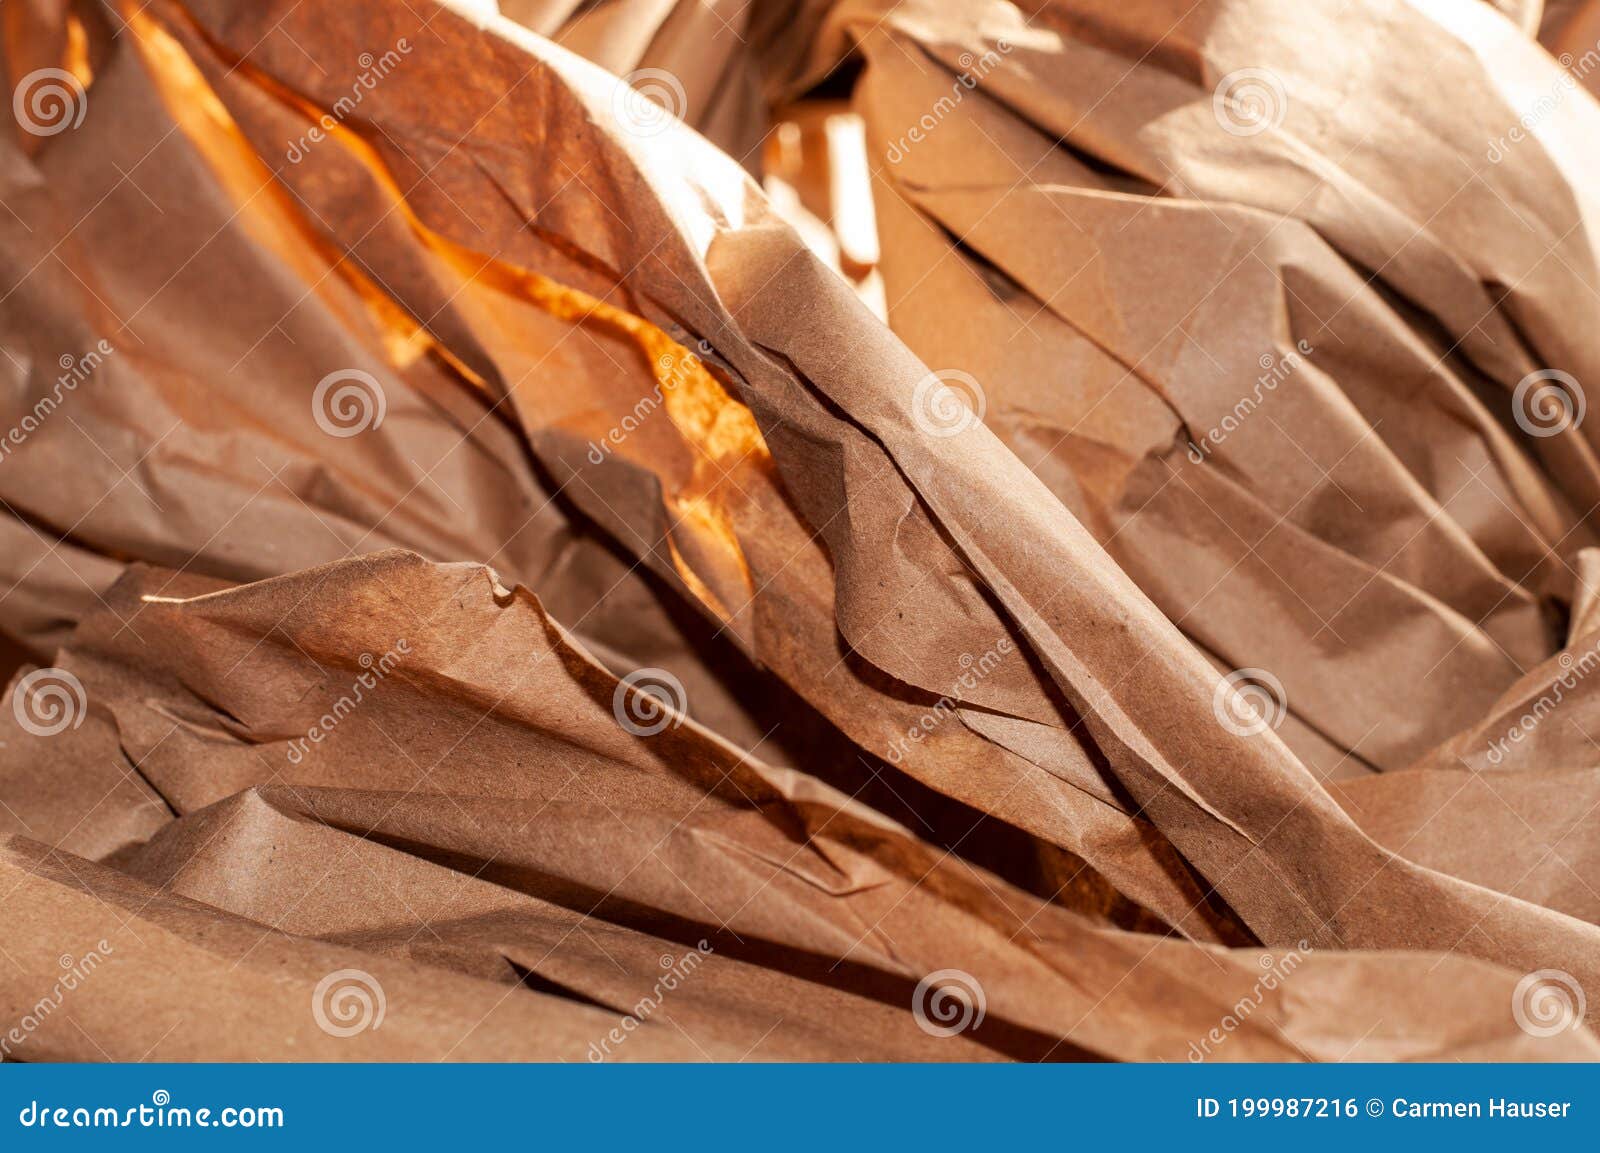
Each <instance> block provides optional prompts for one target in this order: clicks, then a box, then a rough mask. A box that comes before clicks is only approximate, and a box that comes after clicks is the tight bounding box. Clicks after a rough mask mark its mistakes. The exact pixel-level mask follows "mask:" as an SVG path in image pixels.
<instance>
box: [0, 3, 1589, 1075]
mask: <svg viewBox="0 0 1600 1153" xmlns="http://www.w3.org/2000/svg"><path fill="white" fill-rule="evenodd" d="M500 7H501V13H499V14H497V13H495V12H494V11H492V10H491V9H492V8H493V6H492V5H486V4H475V5H468V4H458V5H450V6H447V5H439V4H433V3H417V2H415V0H413V2H412V3H409V4H399V3H391V2H387V0H371V2H361V3H338V4H336V3H332V2H331V0H299V2H297V3H291V2H288V0H284V2H281V3H280V2H278V0H268V2H262V3H251V4H246V3H240V2H235V0H193V2H189V3H177V2H175V0H153V2H151V3H148V4H134V3H127V4H109V5H107V6H106V7H105V8H103V9H94V10H80V7H78V6H67V5H64V4H63V5H39V6H34V7H31V8H30V9H28V10H27V12H26V13H25V14H22V15H16V16H14V17H12V18H10V19H9V20H8V22H7V23H6V25H5V27H4V35H5V41H4V47H5V55H4V60H5V68H6V72H7V79H8V82H9V83H10V84H11V85H12V87H13V90H14V91H16V90H20V89H21V87H22V86H23V85H24V84H25V83H26V82H28V78H29V77H30V76H31V77H34V80H33V81H32V83H34V84H38V83H40V82H49V83H50V84H53V85H55V86H56V88H55V89H54V90H53V92H52V93H50V95H51V96H53V97H54V98H55V102H54V103H51V102H49V101H46V102H45V103H43V104H41V103H38V102H30V101H29V100H28V99H21V100H19V102H18V103H16V104H15V106H14V110H13V111H14V114H15V117H16V119H17V131H16V132H15V133H12V134H9V135H8V136H6V138H5V139H4V142H3V143H0V148H3V149H4V155H3V156H0V200H4V202H5V205H6V206H7V208H8V209H9V212H8V213H5V214H0V246H3V250H4V256H5V260H4V262H3V265H0V267H3V268H4V269H5V272H4V277H5V282H4V285H3V288H0V345H3V348H4V351H5V354H6V355H5V357H4V359H3V361H0V372H4V373H6V374H7V381H6V387H5V390H4V391H3V393H0V395H3V396H4V398H5V399H4V404H5V408H4V411H3V412H0V419H3V421H4V423H5V424H6V425H7V426H8V427H10V428H12V430H13V431H12V433H11V434H10V435H9V436H8V438H7V440H6V441H5V444H4V447H5V453H4V456H3V458H0V500H3V502H4V504H3V506H0V508H3V510H4V512H5V517H4V519H3V520H0V572H3V574H4V581H5V585H4V591H3V595H0V628H3V629H4V631H5V632H6V634H7V635H8V636H9V637H10V638H12V639H13V640H14V641H15V642H16V643H17V644H18V645H20V646H22V647H23V648H24V649H25V650H26V652H27V653H28V655H29V657H30V659H31V661H32V663H31V664H29V665H27V666H24V667H23V669H22V670H21V671H19V672H18V674H17V675H16V676H15V677H14V678H13V680H12V683H11V687H10V689H9V691H8V694H7V697H6V700H5V702H4V704H3V707H0V742H3V743H0V832H3V833H4V834H5V835H6V838H7V839H6V841H5V845H4V848H3V852H0V871H3V872H4V876H3V877H0V891H6V892H8V893H9V895H8V896H7V897H6V899H5V901H4V902H3V904H0V925H3V927H4V937H5V941H6V945H5V948H6V950H7V953H8V955H10V956H11V959H12V961H13V963H12V964H11V965H9V966H8V967H5V968H4V969H0V1026H7V1025H8V1023H9V1022H13V1021H14V1022H16V1025H15V1027H14V1028H12V1029H11V1031H10V1032H9V1033H5V1034H0V1042H3V1043H4V1053H5V1056H7V1057H8V1058H13V1059H63V1058H65V1059H134V1060H136V1059H140V1058H142V1057H152V1058H161V1057H167V1058H218V1059H240V1060H248V1059H269V1060H293V1059H314V1060H324V1059H329V1060H334V1059H338V1060H342V1059H351V1060H363V1059H383V1060H420V1059H439V1058H450V1059H465V1060H482V1059H504V1060H594V1061H599V1060H614V1059H617V1060H620V1059H628V1060H730V1061H737V1060H743V1059H788V1060H930V1061H931V1060H996V1059H998V1060H1004V1059H1015V1060H1064V1059H1118V1060H1173V1061H1183V1060H1213V1059H1214V1060H1259V1059H1272V1060H1279V1059H1282V1060H1308V1059H1309V1060H1346V1059H1352V1060H1400V1059H1463V1060H1490V1059H1495V1060H1500V1059H1506V1060H1524V1059H1527V1060H1537V1059H1556V1060H1572V1059H1591V1058H1594V1057H1596V1056H1600V1047H1597V1045H1596V1042H1595V1040H1594V1037H1593V1035H1592V1033H1591V1032H1590V1031H1589V1026H1588V1024H1587V1023H1586V1022H1592V1020H1593V1016H1592V1012H1591V1011H1590V1009H1589V1003H1588V999H1587V997H1586V996H1585V992H1584V991H1585V990H1590V991H1593V990H1596V989H1600V926H1597V924H1596V919H1595V912H1596V910H1595V902H1594V897H1593V890H1592V889H1591V888H1590V886H1592V885H1595V884H1596V881H1595V872H1594V868H1593V863H1592V862H1593V858H1594V852H1593V848H1594V842H1595V838H1594V834H1593V831H1592V830H1593V829H1594V828H1595V827H1596V826H1595V824H1594V821H1593V820H1592V818H1591V814H1590V812H1589V809H1590V807H1591V806H1592V805H1600V793H1597V792H1596V789H1595V787H1594V784H1593V781H1592V780H1591V778H1592V775H1593V772H1594V769H1595V760H1594V756H1595V753H1594V752H1593V750H1595V749H1597V748H1600V745H1596V743H1595V740H1594V739H1592V738H1591V736H1590V729H1591V728H1593V727H1594V726H1593V725H1592V724H1591V718H1590V713H1591V712H1593V706H1592V705H1591V704H1589V703H1588V702H1589V699H1590V696H1591V694H1592V693H1593V691H1594V690H1593V689H1592V688H1591V687H1590V686H1589V685H1588V682H1587V680H1586V678H1587V676H1588V673H1589V671H1590V669H1591V667H1592V666H1600V633H1597V632H1595V628H1596V627H1597V626H1600V618H1597V617H1596V616H1595V615H1594V596H1595V589H1596V588H1600V567H1597V565H1596V563H1595V560H1594V557H1595V556H1596V555H1597V554H1596V553H1595V552H1594V551H1593V549H1594V546H1595V544H1596V542H1595V540H1594V539H1593V535H1592V534H1593V528H1592V523H1591V520H1592V514H1593V510H1594V506H1595V505H1596V504H1597V503H1600V470H1597V467H1596V462H1595V447H1596V442H1595V441H1594V440H1593V439H1592V438H1593V436H1594V435H1595V433H1594V429H1593V426H1591V425H1589V424H1586V423H1584V422H1583V420H1582V414H1581V412H1578V411H1576V409H1577V407H1580V406H1581V403H1582V384H1583V382H1585V381H1587V380H1590V379H1596V378H1600V374H1597V371H1596V370H1597V369H1600V350H1597V348H1596V346H1595V345H1594V343H1593V341H1592V339H1591V338H1590V336H1589V335H1588V333H1589V328H1590V327H1591V326H1589V325H1588V324H1587V319H1586V318H1587V317H1588V315H1589V313H1590V312H1591V311H1592V308H1593V302H1594V300H1595V299H1596V289H1597V285H1596V280H1597V275H1596V262H1595V254H1594V249H1593V246H1592V242H1591V240H1590V238H1589V231H1588V228H1589V223H1590V220H1591V218H1592V217H1593V215H1594V213H1593V209H1592V205H1593V202H1594V197H1595V195H1596V193H1595V191H1594V190H1595V188H1596V187H1597V185H1596V183H1595V179H1594V175H1595V174H1593V173H1591V172H1590V171H1589V169H1590V167H1592V161H1590V160H1589V159H1588V158H1587V155H1586V152H1585V149H1584V147H1583V146H1582V145H1583V144H1585V143H1586V142H1587V141H1590V140H1592V139H1593V129H1594V128H1595V127H1596V126H1597V122H1600V108H1597V107H1596V106H1595V104H1594V102H1593V100H1592V98H1591V97H1589V96H1588V95H1587V94H1586V93H1585V92H1584V91H1582V90H1581V87H1580V86H1575V85H1574V84H1572V83H1568V82H1563V78H1566V77H1570V76H1573V75H1575V74H1576V70H1575V67H1569V69H1568V70H1566V71H1563V69H1562V66H1561V64H1560V63H1558V62H1557V61H1555V60H1554V59H1552V58H1551V57H1550V56H1549V54H1548V53H1547V52H1546V51H1545V49H1543V48H1541V47H1540V46H1539V45H1538V44H1537V43H1536V42H1535V41H1533V40H1532V39H1530V38H1529V35H1528V32H1527V31H1526V29H1532V28H1533V27H1534V17H1535V14H1534V13H1532V12H1531V10H1519V12H1516V13H1512V14H1511V15H1512V16H1514V17H1515V18H1516V19H1517V20H1520V21H1521V25H1520V26H1519V25H1518V24H1516V23H1513V22H1512V21H1511V20H1508V19H1507V17H1506V15H1503V14H1500V13H1497V12H1496V11H1495V9H1494V8H1493V7H1491V6H1489V5H1485V4H1473V5H1470V6H1468V5H1454V6H1452V5H1446V4H1423V3H1420V2H1418V3H1416V4H1413V5H1409V6H1394V5H1379V4H1376V3H1370V4H1359V3H1358V4H1345V5H1335V4H1332V3H1329V4H1326V5H1323V4H1310V5H1307V4H1292V5H1291V4H1288V3H1267V2H1265V0H1251V2H1223V3H1210V4H1204V5H1201V6H1199V7H1198V8H1195V9H1192V10H1189V11H1188V12H1185V7H1186V6H1185V5H1182V4H1172V5H1166V4H1156V5H1141V6H1128V5H1110V4H1105V5H1101V4H1098V3H1093V2H1088V0H1073V2H1070V3H1060V4H1055V5H1044V6H1040V7H1038V8H1037V10H1033V9H1030V10H1029V11H1028V12H1027V13H1024V12H1021V11H1019V10H1018V9H1016V8H1015V7H1013V6H1011V5H1005V4H988V3H978V2H969V0H942V2H939V3H933V2H926V3H906V4H900V5H876V4H874V3H871V2H857V0H844V2H842V3H839V4H836V5H793V6H791V5H784V4H773V5H764V6H761V5H758V6H756V8H755V11H753V12H752V13H750V14H749V15H744V14H742V13H740V12H739V10H737V9H735V10H734V11H731V12H728V13H726V14H725V15H726V16H728V17H729V18H734V19H736V20H737V21H741V22H742V21H748V23H737V24H736V25H735V26H736V27H740V28H744V29H745V30H746V31H747V32H748V33H749V35H748V36H745V37H742V38H736V44H730V43H728V42H727V39H726V35H725V33H715V34H714V33H706V34H704V35H702V34H701V32H700V31H699V29H700V28H701V26H702V25H704V24H705V23H706V21H707V19H708V17H711V16H717V15H718V14H719V11H720V10H718V9H716V8H714V7H713V8H699V7H695V6H687V5H665V4H663V5H642V4H640V5H635V4H617V5H607V6H600V7H596V8H587V9H584V10H583V11H582V12H578V11H577V10H576V9H572V10H568V7H569V6H564V5H549V6H545V5H512V4H509V3H506V4H502V5H501V6H500ZM1457 8H1466V9H1470V11H1468V12H1464V13H1463V12H1455V11H1454V9H1457ZM1526 8H1527V6H1524V9H1526ZM547 37H553V38H554V39H547ZM580 54H581V55H580ZM585 56H587V57H589V59H585V58H584V57H585ZM1419 58H1425V59H1426V60H1427V61H1428V63H1429V68H1428V69H1427V70H1424V69H1419V68H1417V67H1415V66H1414V62H1415V60H1417V59H1419ZM1353 61H1362V62H1364V64H1363V67H1362V68H1361V69H1360V70H1356V69H1354V68H1353V67H1352V66H1351V65H1352V62H1353ZM1386 62H1393V63H1394V66H1392V67H1388V66H1385V63H1386ZM1401 62H1404V63H1405V66H1404V67H1401V66H1400V63H1401ZM49 69H54V70H56V71H57V72H59V73H60V75H55V74H53V73H52V74H49V75H45V76H43V77H40V76H36V75H35V74H37V73H39V72H40V71H41V70H49ZM607 69H610V70H611V71H607ZM673 69H677V70H678V72H673V71H672V70H673ZM650 70H653V71H654V72H659V73H664V74H665V75H664V76H655V75H651V76H646V75H644V74H643V73H644V72H646V71H650ZM1251 70H1253V71H1251ZM1241 71H1251V75H1250V76H1248V77H1245V78H1243V79H1244V80H1248V81H1249V82H1250V85H1251V86H1250V87H1248V88H1246V89H1242V90H1239V91H1235V90H1233V89H1231V88H1229V87H1228V83H1227V77H1229V76H1235V75H1236V74H1237V73H1239V72H1241ZM1257 72H1259V73H1264V75H1256V74H1255V73H1257ZM618 73H621V74H623V75H628V76H630V77H631V79H630V80H629V81H624V80H622V79H619V77H618V75H617V74H618ZM679 73H681V74H682V75H679ZM669 79H670V81H671V82H669ZM1236 79H1237V77H1236ZM1558 82H1559V83H1560V90H1561V92H1562V93H1563V98H1562V100H1561V101H1560V102H1558V106H1557V107H1554V108H1551V109H1549V110H1548V111H1547V112H1546V113H1544V114H1542V115H1541V116H1538V117H1532V116H1523V113H1522V111H1521V105H1519V104H1518V100H1520V99H1522V98H1523V97H1524V96H1525V94H1526V93H1527V92H1528V91H1529V90H1530V86H1532V88H1534V89H1537V87H1538V86H1539V85H1541V84H1546V83H1558ZM652 85H654V97H656V98H660V102H658V101H657V99H655V98H652V97H651V96H646V95H643V90H645V89H647V88H651V86H652ZM674 85H676V87H674ZM819 85H820V86H821V87H820V88H819ZM841 89H842V90H843V91H844V92H845V94H846V95H847V96H848V99H849V101H850V107H851V108H853V109H854V110H855V112H856V113H857V114H858V115H859V116H860V118H861V124H862V127H863V131H862V134H861V137H860V139H861V141H862V144H863V148H864V154H865V155H864V164H862V165H860V166H859V171H860V172H870V173H871V174H872V183H871V195H872V201H873V204H874V205H875V215H876V221H875V223H876V239H875V244H876V253H874V252H873V246H872V245H871V244H863V243H860V242H859V237H860V235H861V222H862V218H861V216H860V213H859V211H858V210H859V207H860V204H861V194H862V190H861V189H860V188H852V187H850V186H849V185H848V178H849V174H850V173H851V172H852V171H854V170H855V169H852V167H851V165H850V160H849V154H848V153H846V152H840V153H838V154H837V155H835V156H833V157H832V158H831V159H830V163H831V164H833V165H834V166H835V167H834V169H833V170H832V171H831V172H830V180H831V181H832V184H831V187H833V188H835V189H839V190H840V191H839V195H840V196H841V197H845V198H848V199H849V200H850V202H851V204H852V206H853V208H852V210H851V212H849V213H845V212H843V211H842V210H841V211H840V212H839V213H838V214H837V215H836V216H835V218H834V219H832V220H831V221H828V222H827V223H828V224H830V225H831V227H833V228H834V229H835V230H837V231H839V233H840V243H839V244H838V245H837V246H836V255H837V256H838V257H839V259H838V261H837V265H838V267H836V266H834V262H830V261H825V260H823V259H820V258H819V257H818V256H816V255H815V254H814V253H813V252H812V251H811V249H810V248H808V246H807V244H806V243H805V241H804V240H802V238H801V235H800V234H799V233H798V232H797V231H796V230H795V229H794V228H792V227H791V226H790V225H789V223H788V222H787V221H786V220H785V219H784V217H783V215H782V214H781V213H780V212H779V211H778V210H777V209H776V208H775V207H774V206H773V205H772V204H771V203H769V202H768V200H767V199H766V197H765V196H764V194H763V193H762V191H761V190H760V189H759V188H758V186H757V185H756V183H755V182H754V181H753V180H752V179H751V172H752V171H754V170H756V169H757V168H759V165H760V160H761V152H760V148H759V145H760V142H761V140H762V134H763V132H764V131H765V127H764V126H765V125H767V124H768V123H772V122H776V120H777V119H778V116H779V113H778V112H775V109H777V110H780V111H781V108H782V107H783V106H784V105H786V104H787V103H788V102H791V101H796V100H799V101H802V102H803V101H805V100H806V99H808V98H810V97H811V96H812V95H813V94H815V93H818V92H821V93H823V95H824V97H825V98H826V99H828V100H833V101H837V100H838V99H839V97H840V90H841ZM1441 92H1449V93H1450V98H1449V99H1448V100H1444V99H1442V98H1441V95H1440V94H1441ZM679 93H682V94H683V101H684V102H682V103H680V101H679V99H678V96H679ZM690 93H692V96H691V95H690ZM663 104H664V105H666V106H667V107H664V106H663ZM668 107H671V111H672V112H676V113H682V114H684V115H685V116H686V117H687V118H688V119H689V120H690V121H692V122H693V123H694V124H695V125H698V126H699V127H701V128H703V129H704V130H705V132H706V134H707V136H708V137H709V138H710V139H707V138H706V137H702V136H700V135H698V134H697V133H696V132H695V131H693V130H692V129H691V128H690V127H689V126H687V125H685V124H684V123H682V122H680V120H679V119H678V118H677V117H675V116H673V115H671V114H670V113H669V112H668ZM53 109H54V110H57V112H52V110H53ZM61 111H64V119H61V118H58V119H54V120H52V119H49V117H50V116H52V115H56V114H57V113H58V112H61ZM80 112H81V117H80V115H79V113H80ZM1519 117H1522V119H1529V120H1533V121H1534V123H1533V124H1532V126H1531V127H1523V126H1522V119H1519ZM1513 128H1516V129H1517V132H1516V133H1515V134H1513V132H1512V130H1513ZM1501 137H1504V138H1505V140H1504V143H1501V142H1500V138H1501ZM741 142H748V143H749V144H750V145H751V148H750V149H747V150H744V151H742V152H741ZM718 145H721V146H722V147H721V148H719V147H718ZM1497 151H1498V153H1499V158H1498V159H1495V158H1494V155H1493V154H1494V153H1495V152H1497ZM824 247H825V246H824ZM874 259H876V261H877V267H876V269H874V272H875V273H877V274H881V280H882V289H883V293H884V299H885V301H886V304H887V312H886V315H887V318H888V323H887V324H885V323H883V322H882V321H880V320H879V319H878V317H877V316H876V315H874V313H873V311H872V310H871V309H870V308H869V306H868V304H866V303H863V297H862V296H861V295H858V288H859V285H858V284H852V283H849V282H847V280H846V279H845V278H844V277H842V276H841V275H840V267H842V266H844V265H847V264H848V265H851V266H852V268H853V272H854V273H855V274H858V275H859V274H860V273H861V272H862V267H861V266H862V265H863V264H864V263H870V262H871V261H872V260H874ZM1534 378H1536V379H1534ZM1530 379H1533V383H1532V384H1527V382H1528V381H1529V380H1530ZM1247 398H1248V399H1249V401H1250V403H1249V404H1246V405H1243V406H1242V407H1241V401H1243V400H1245V399H1247ZM1562 402H1565V405H1566V411H1565V418H1564V420H1562V419H1558V420H1557V421H1556V422H1555V423H1554V424H1553V425H1551V424H1549V423H1548V422H1546V424H1545V425H1537V424H1534V423H1533V422H1534V420H1535V418H1539V417H1547V416H1549V415H1550V413H1551V406H1552V405H1555V406H1556V407H1558V408H1559V407H1561V404H1562ZM1558 415H1559V414H1558ZM980 417H981V419H980ZM1547 433H1548V434H1549V435H1546V434H1547ZM1530 718H1531V719H1530ZM1513 733H1514V734H1515V735H1514V736H1513V735H1512V734H1513ZM1591 794H1593V796H1592V797H1591ZM90 961H92V962H93V964H92V965H90V964H89V962H90ZM68 978H70V981H69V980H68Z"/></svg>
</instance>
